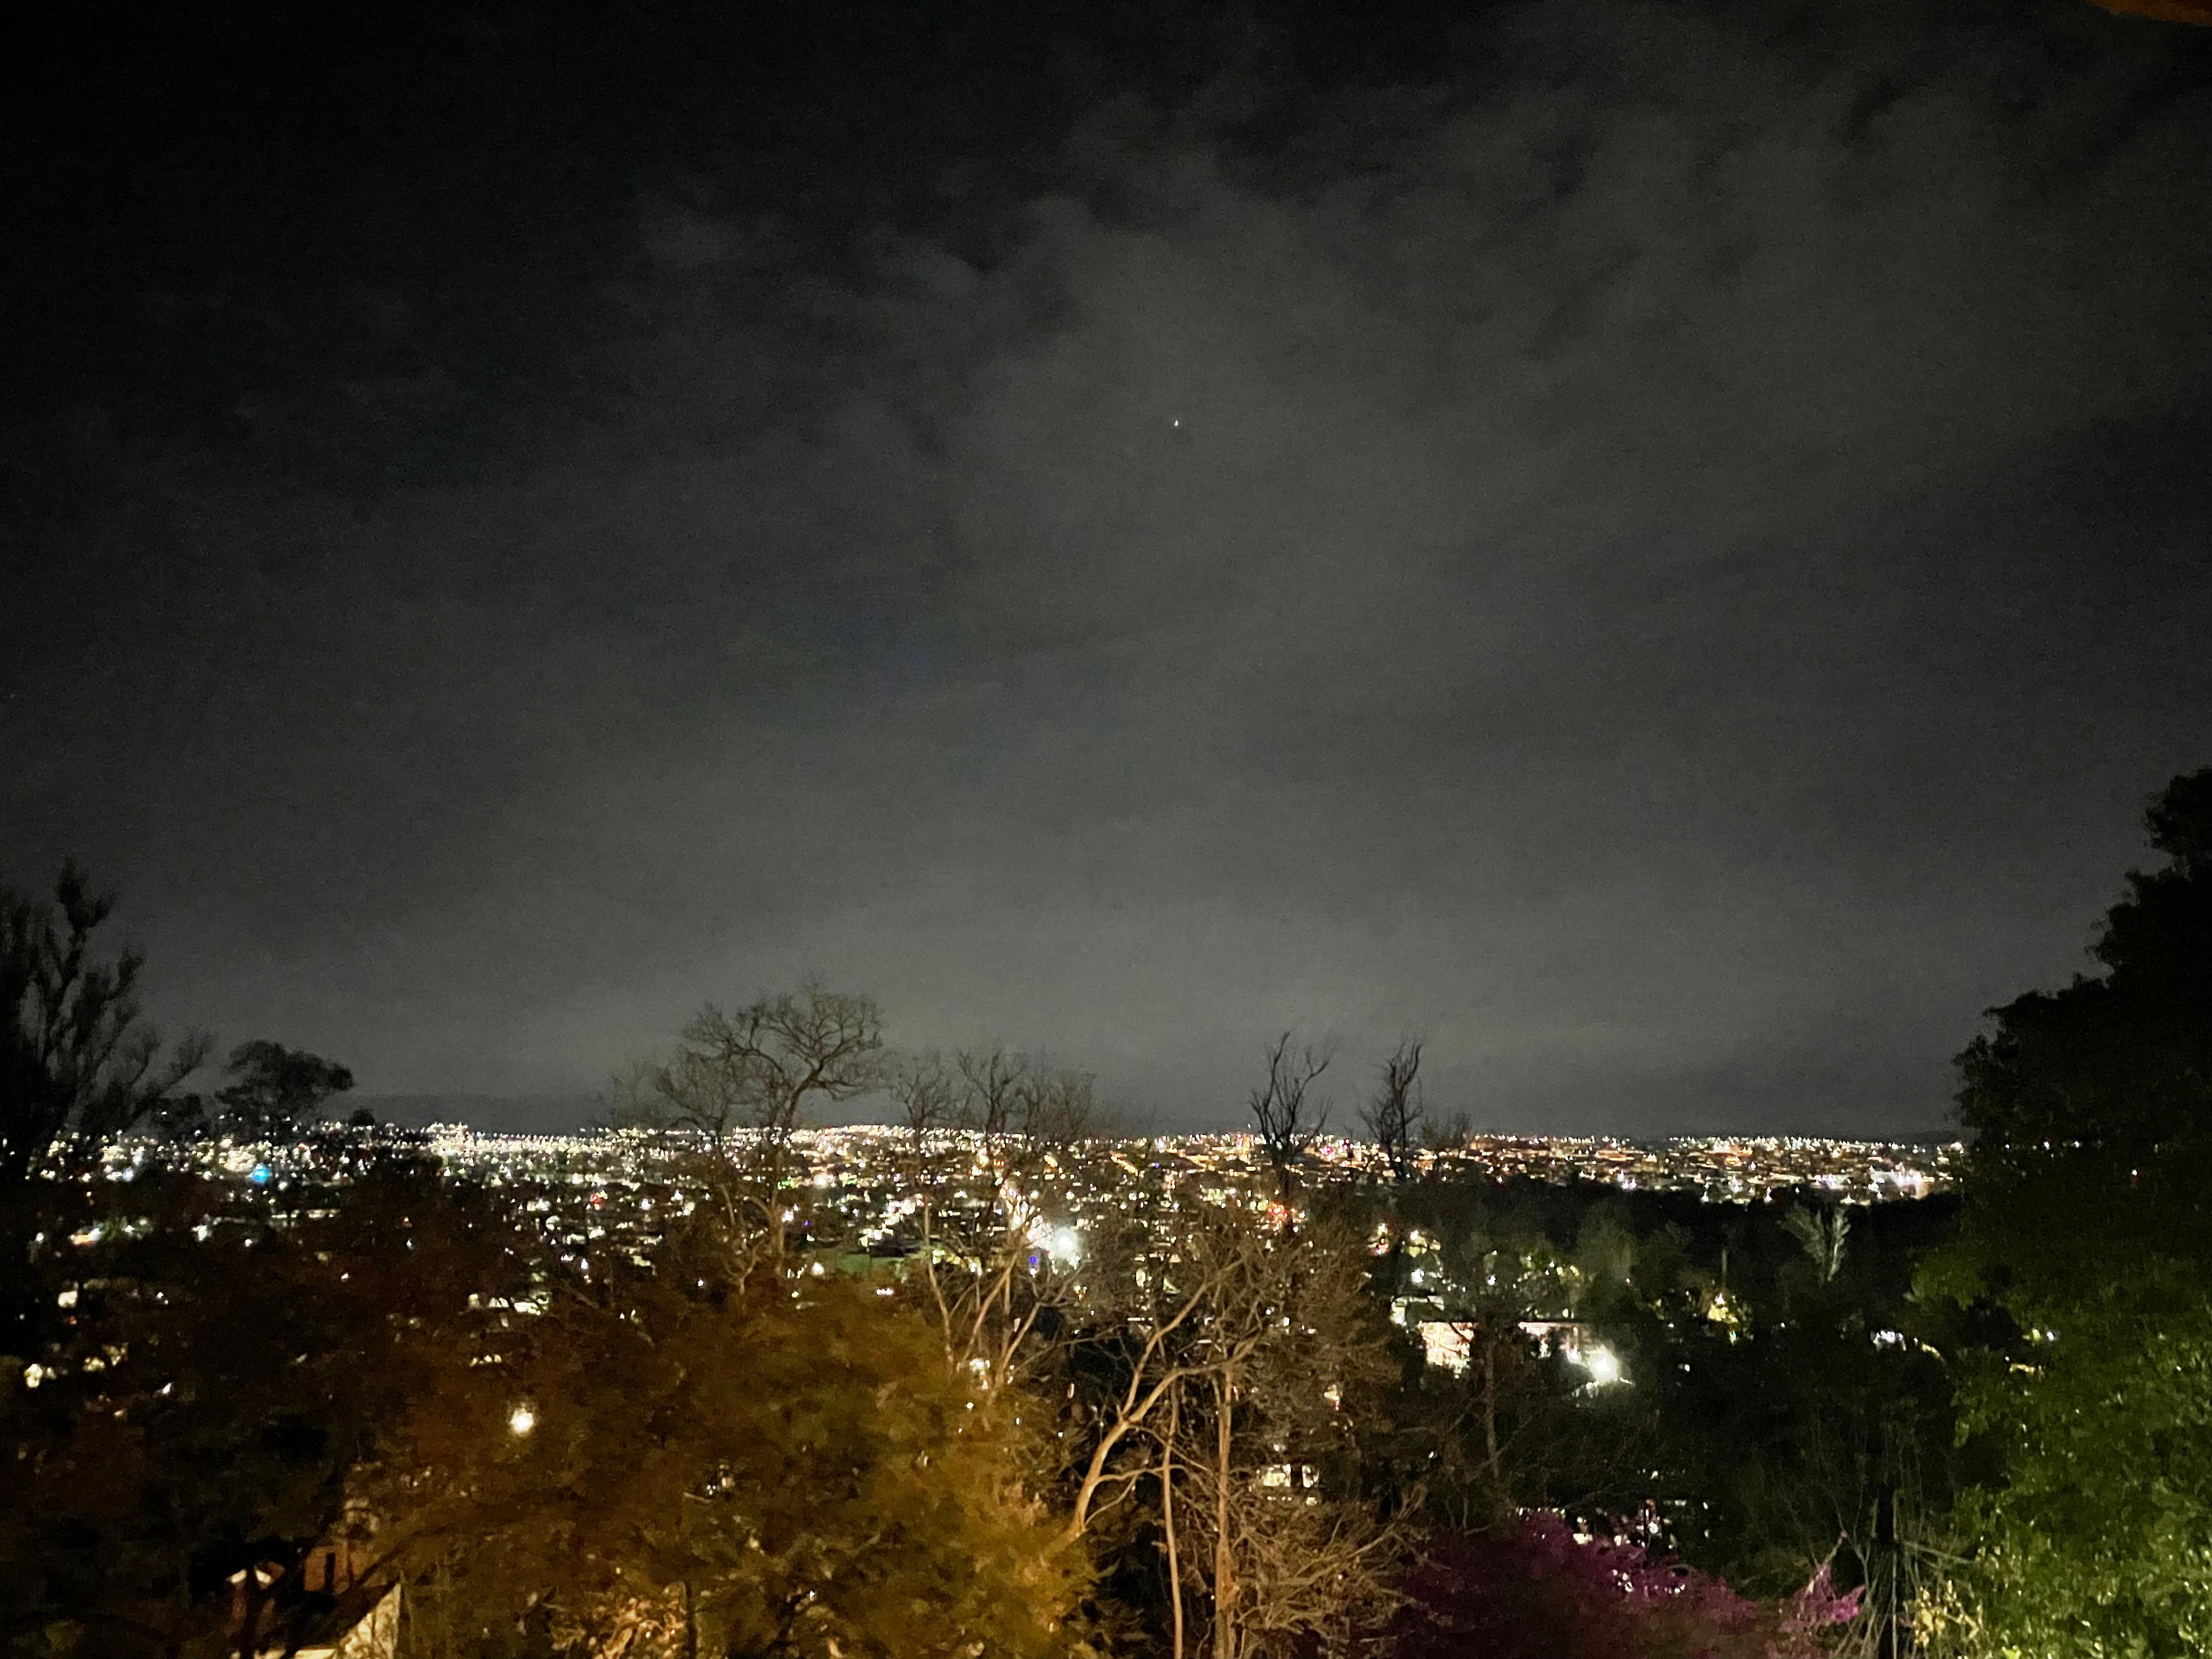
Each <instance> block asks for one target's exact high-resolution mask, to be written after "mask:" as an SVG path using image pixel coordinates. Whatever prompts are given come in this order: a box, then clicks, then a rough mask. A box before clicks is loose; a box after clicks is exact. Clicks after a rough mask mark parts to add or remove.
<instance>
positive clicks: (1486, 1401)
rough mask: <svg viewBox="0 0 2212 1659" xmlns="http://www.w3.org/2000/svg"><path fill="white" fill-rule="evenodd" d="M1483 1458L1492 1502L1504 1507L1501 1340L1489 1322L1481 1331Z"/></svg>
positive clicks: (1484, 1323)
mask: <svg viewBox="0 0 2212 1659" xmlns="http://www.w3.org/2000/svg"><path fill="white" fill-rule="evenodd" d="M1482 1458H1483V1464H1484V1467H1485V1468H1487V1469H1489V1471H1490V1492H1491V1502H1492V1504H1503V1503H1504V1494H1505V1476H1504V1470H1503V1469H1502V1468H1500V1466H1499V1463H1498V1339H1497V1337H1496V1336H1495V1335H1494V1334H1492V1331H1491V1328H1490V1324H1489V1322H1488V1321H1485V1322H1483V1327H1482Z"/></svg>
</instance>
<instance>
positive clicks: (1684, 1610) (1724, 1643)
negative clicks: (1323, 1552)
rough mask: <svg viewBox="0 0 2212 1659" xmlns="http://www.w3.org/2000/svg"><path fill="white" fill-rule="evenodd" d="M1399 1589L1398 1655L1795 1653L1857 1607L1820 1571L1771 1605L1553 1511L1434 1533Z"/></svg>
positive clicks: (1797, 1658)
mask: <svg viewBox="0 0 2212 1659" xmlns="http://www.w3.org/2000/svg"><path fill="white" fill-rule="evenodd" d="M1405 1590H1406V1595H1407V1603H1406V1605H1405V1606H1404V1607H1402V1608H1401V1609H1400V1611H1399V1613H1398V1614H1397V1617H1396V1619H1395V1620H1394V1622H1393V1626H1392V1630H1391V1635H1392V1637H1393V1638H1394V1643H1393V1650H1394V1651H1395V1653H1397V1654H1398V1655H1400V1656H1401V1659H1801V1656H1811V1655H1814V1654H1816V1653H1818V1652H1819V1651H1820V1643H1819V1632H1821V1631H1823V1630H1826V1629H1829V1628H1832V1627H1833V1626H1838V1625H1841V1624H1844V1623H1846V1622H1848V1621H1849V1620H1850V1619H1852V1618H1853V1617H1854V1616H1855V1615H1856V1614H1857V1612H1858V1593H1857V1591H1856V1590H1854V1591H1852V1592H1851V1593H1850V1594H1849V1595H1836V1594H1835V1593H1834V1591H1833V1589H1832V1587H1831V1584H1830V1582H1829V1579H1828V1577H1827V1573H1826V1570H1825V1569H1823V1571H1821V1572H1820V1574H1819V1575H1817V1576H1816V1577H1814V1580H1813V1582H1812V1583H1810V1584H1808V1586H1807V1587H1806V1589H1805V1591H1804V1592H1803V1593H1802V1594H1801V1595H1799V1596H1797V1597H1796V1599H1795V1600H1794V1601H1791V1602H1790V1603H1789V1604H1787V1605H1786V1606H1784V1607H1774V1606H1771V1605H1769V1604H1767V1603H1765V1602H1760V1601H1753V1600H1751V1599H1750V1598H1748V1597H1747V1596H1743V1595H1738V1594H1737V1593H1736V1592H1735V1591H1734V1590H1732V1589H1729V1587H1728V1585H1726V1584H1725V1583H1722V1582H1721V1581H1720V1580H1719V1579H1717V1578H1714V1577H1709V1576H1707V1575H1706V1574H1704V1573H1701V1572H1698V1571H1694V1570H1693V1569H1692V1568H1689V1567H1686V1566H1684V1565H1682V1564H1681V1563H1680V1562H1678V1561H1676V1560H1674V1559H1672V1558H1670V1557H1668V1556H1663V1555H1654V1554H1652V1553H1650V1551H1648V1550H1646V1549H1644V1548H1643V1547H1641V1546H1638V1545H1636V1544H1627V1543H1618V1542H1615V1541H1612V1540H1609V1539H1602V1538H1599V1539H1591V1540H1589V1541H1579V1540H1577V1537H1576V1535H1575V1534H1574V1533H1573V1531H1572V1530H1571V1528H1569V1527H1568V1525H1567V1523H1566V1522H1565V1521H1564V1520H1562V1519H1561V1518H1560V1517H1559V1516H1555V1515H1532V1516H1527V1517H1525V1518H1524V1519H1523V1520H1522V1523H1521V1526H1520V1528H1519V1530H1518V1531H1517V1532H1516V1533H1514V1534H1511V1535H1510V1536H1505V1537H1467V1536H1460V1535H1444V1536H1440V1537H1438V1538H1437V1539H1436V1540H1435V1541H1433V1542H1432V1543H1431V1547H1430V1548H1429V1550H1428V1551H1427V1553H1425V1556H1424V1557H1423V1559H1422V1561H1421V1563H1420V1565H1419V1566H1418V1567H1417V1568H1416V1569H1415V1570H1414V1571H1413V1573H1412V1574H1411V1576H1410V1577H1408V1579H1407V1583H1406V1585H1405Z"/></svg>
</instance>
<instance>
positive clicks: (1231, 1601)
mask: <svg viewBox="0 0 2212 1659" xmlns="http://www.w3.org/2000/svg"><path fill="white" fill-rule="evenodd" d="M1236 1392H1237V1391H1236V1389H1235V1387H1234V1385H1233V1384H1231V1382H1230V1380H1229V1378H1228V1377H1227V1376H1225V1375H1223V1374H1222V1373H1219V1372H1216V1373H1215V1375H1214V1378H1213V1407H1214V1409H1213V1481H1214V1486H1213V1659H1237V1551H1236V1547H1235V1545H1234V1543H1233V1542H1232V1541H1231V1538H1230V1534H1229V1468H1230V1460H1229V1449H1230V1427H1231V1425H1230V1420H1229V1419H1230V1410H1231V1401H1232V1400H1233V1399H1234V1398H1235V1395H1236Z"/></svg>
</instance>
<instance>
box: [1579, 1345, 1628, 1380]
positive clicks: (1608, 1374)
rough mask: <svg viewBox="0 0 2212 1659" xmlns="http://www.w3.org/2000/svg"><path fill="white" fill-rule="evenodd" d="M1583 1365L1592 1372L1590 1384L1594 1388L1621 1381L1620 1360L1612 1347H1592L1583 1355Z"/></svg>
mask: <svg viewBox="0 0 2212 1659" xmlns="http://www.w3.org/2000/svg"><path fill="white" fill-rule="evenodd" d="M1583 1367H1584V1369H1586V1370H1588V1371H1589V1374H1590V1386H1591V1387H1592V1388H1594V1389H1601V1388H1604V1387H1605V1386H1606V1385H1607V1383H1618V1382H1620V1358H1618V1357H1617V1356H1616V1355H1615V1354H1614V1353H1613V1350H1612V1349H1610V1348H1592V1349H1591V1350H1590V1351H1589V1352H1588V1353H1586V1354H1584V1355H1583Z"/></svg>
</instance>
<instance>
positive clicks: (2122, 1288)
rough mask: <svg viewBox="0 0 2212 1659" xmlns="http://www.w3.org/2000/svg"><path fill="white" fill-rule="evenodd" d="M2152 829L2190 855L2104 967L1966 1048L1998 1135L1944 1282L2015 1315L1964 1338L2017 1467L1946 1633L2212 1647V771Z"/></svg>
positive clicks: (1968, 1089)
mask: <svg viewBox="0 0 2212 1659" xmlns="http://www.w3.org/2000/svg"><path fill="white" fill-rule="evenodd" d="M2148 829H2149V832H2150V842H2151V844H2152V845H2153V846H2154V848H2156V849H2157V850H2158V851H2159V852H2160V853H2161V854H2164V855H2165V859H2166V861H2165V863H2164V864H2163V865H2162V866H2160V867H2158V868H2156V869H2154V870H2152V871H2149V872H2136V873H2135V874H2132V875H2130V877H2129V878H2128V890H2127V893H2126V896H2124V898H2123V899H2122V900H2121V902H2119V903H2118V905H2116V906H2115V907H2114V908H2112V911H2111V912H2110V914H2109V915H2107V917H2106V921H2105V925H2104V927H2103V929H2102V931H2101V932H2100V934H2099V936H2098V938H2097V940H2096V942H2095V944H2094V945H2093V947H2092V954H2093V957H2095V959H2096V961H2097V963H2098V964H2099V966H2100V971H2099V972H2097V973H2095V974H2093V975H2081V976H2079V977H2077V978H2076V979H2075V981H2074V982H2073V983H2072V984H2070V985H2069V986H2067V987H2065V988H2064V989H2063V990H2058V991H2053V992H2037V993H2033V994H2029V995H2027V996H2023V997H2021V998H2019V999H2017V1000H2015V1001H2013V1002H2011V1003H2008V1004H2007V1005H2006V1006H2003V1007H2002V1008H1999V1009H1996V1010H1995V1011H1994V1012H1993V1014H1992V1016H1991V1018H1992V1024H1991V1028H1990V1030H1988V1031H1987V1032H1986V1033H1984V1035H1983V1036H1979V1037H1978V1038H1976V1039H1975V1041H1974V1042H1972V1044H1971V1045H1970V1046H1969V1047H1968V1048H1967V1049H1966V1052H1965V1053H1964V1054H1962V1055H1961V1056H1960V1076H1961V1088H1960V1095H1959V1111H1960V1117H1961V1118H1962V1119H1963V1120H1964V1121H1965V1122H1966V1124H1967V1125H1968V1126H1969V1127H1971V1128H1972V1129H1973V1130H1974V1131H1975V1132H1976V1133H1977V1135H1978V1139H1977V1142H1976V1144H1975V1146H1974V1148H1973V1152H1972V1158H1971V1160H1970V1162H1969V1164H1968V1166H1967V1170H1966V1178H1965V1181H1964V1182H1963V1183H1962V1185H1963V1190H1964V1192H1965V1194H1966V1212H1965V1218H1964V1224H1963V1227H1962V1231H1961V1235H1960V1239H1959V1241H1958V1243H1957V1244H1956V1245H1955V1246H1954V1247H1953V1248H1952V1249H1949V1250H1948V1251H1946V1252H1944V1253H1943V1254H1942V1256H1941V1257H1940V1258H1939V1259H1938V1260H1937V1261H1936V1262H1935V1263H1933V1264H1932V1265H1931V1267H1930V1268H1929V1273H1928V1281H1927V1282H1928V1285H1929V1288H1930V1290H1931V1291H1944V1292H1947V1293H1948V1295H1949V1296H1951V1297H1954V1298H1955V1299H1957V1300H1960V1301H1961V1302H1969V1303H1972V1302H1976V1301H1978V1302H1980V1303H1983V1304H1987V1305H1990V1306H1992V1307H1994V1308H1995V1309H1996V1310H1999V1311H2001V1312H2002V1314H2003V1315H2004V1316H2007V1318H2008V1321H2009V1332H2008V1340H2004V1341H2002V1342H1999V1343H1995V1344H1992V1345H1990V1346H1987V1347H1985V1348H1983V1349H1981V1350H1979V1351H1978V1352H1972V1353H1970V1354H1968V1355H1966V1356H1965V1357H1964V1358H1963V1361H1962V1363H1963V1365H1964V1370H1965V1376H1966V1382H1965V1383H1964V1386H1963V1388H1962V1391H1961V1398H1962V1403H1963V1405H1964V1407H1965V1409H1966V1420H1967V1423H1968V1425H1969V1426H1970V1427H1971V1428H1973V1429H1976V1430H1978V1431H1980V1432H1981V1433H1982V1434H1983V1435H1984V1436H1986V1437H1988V1439H1989V1441H1990V1443H1992V1445H1993V1446H1994V1448H1995V1449H1996V1450H1997V1452H1998V1453H1999V1455H2001V1456H2002V1469H2003V1473H2002V1478H2001V1479H1998V1480H1992V1481H1990V1482H1989V1483H1987V1484H1985V1485H1984V1486H1981V1487H1979V1488H1978V1489H1977V1490H1975V1491H1973V1492H1970V1493H1969V1494H1968V1495H1967V1498H1966V1502H1965V1503H1964V1504H1963V1505H1962V1510H1961V1516H1960V1519H1961V1523H1962V1527H1963V1530H1964V1534H1965V1536H1966V1541H1967V1542H1968V1543H1969V1545H1970V1546H1971V1550H1972V1560H1971V1563H1970V1564H1969V1565H1968V1566H1967V1567H1966V1568H1965V1569H1964V1570H1963V1571H1960V1572H1959V1573H1958V1574H1956V1575H1955V1576H1954V1577H1953V1578H1952V1579H1951V1580H1950V1581H1949V1583H1948V1584H1947V1585H1946V1586H1945V1587H1944V1589H1943V1592H1942V1595H1940V1596H1938V1597H1935V1598H1931V1599H1930V1601H1929V1603H1928V1605H1927V1607H1926V1616H1925V1620H1924V1622H1925V1623H1926V1624H1927V1626H1928V1634H1929V1638H1930V1643H1931V1645H1933V1646H1935V1647H1936V1648H1937V1649H1938V1650H1942V1651H1948V1652H1955V1653H1959V1654H1965V1655H1977V1656H1978V1655H1984V1654H1987V1655H1996V1654H2002V1653H2011V1652H2020V1653H2027V1652H2033V1653H2038V1654H2051V1655H2077V1654H2078V1655H2081V1656H2089V1655H2103V1654H2122V1653H2124V1654H2129V1655H2131V1656H2142V1659H2162V1656H2166V1655H2169V1654H2171V1655H2180V1654H2185V1653H2202V1652H2203V1651H2205V1650H2206V1648H2207V1645H2208V1644H2212V1567H2208V1560H2212V1557H2208V1554H2207V1551H2206V1547H2205V1540H2206V1539H2207V1538H2212V1304H2208V1302H2207V1301H2206V1298H2205V1295H2204V1288H2203V1287H2204V1284H2205V1276H2206V1274H2207V1273H2208V1272H2212V769H2208V770H2205V771H2200V772H2197V773H2194V774H2191V775H2187V776H2185V777H2179V778H2176V779H2175V780H2174V781H2172V783H2171V784H2170V785H2168V786H2167V787H2166V789H2165V791H2164V792H2163V793H2161V794H2160V796H2159V797H2158V798H2157V799H2156V800H2155V801H2154V802H2153V804H2152V805H2151V807H2150V811H2149V814H2148Z"/></svg>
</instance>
